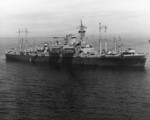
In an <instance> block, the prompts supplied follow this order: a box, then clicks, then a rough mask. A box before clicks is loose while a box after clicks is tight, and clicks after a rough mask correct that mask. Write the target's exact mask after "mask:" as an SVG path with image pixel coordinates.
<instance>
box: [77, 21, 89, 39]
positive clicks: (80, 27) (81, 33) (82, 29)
mask: <svg viewBox="0 0 150 120" xmlns="http://www.w3.org/2000/svg"><path fill="white" fill-rule="evenodd" d="M80 22H81V25H80V26H79V31H78V33H79V34H80V41H81V42H83V40H84V38H85V32H86V31H85V29H86V28H87V27H86V26H84V25H83V24H82V20H81V21H80Z"/></svg>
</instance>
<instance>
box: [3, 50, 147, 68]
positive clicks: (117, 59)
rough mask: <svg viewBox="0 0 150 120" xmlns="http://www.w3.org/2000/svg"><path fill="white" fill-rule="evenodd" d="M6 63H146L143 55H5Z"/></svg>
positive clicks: (116, 64)
mask: <svg viewBox="0 0 150 120" xmlns="http://www.w3.org/2000/svg"><path fill="white" fill-rule="evenodd" d="M5 55H6V60H7V61H13V60H14V61H23V62H36V63H39V62H40V63H52V64H53V63H55V64H57V63H58V64H78V65H96V66H136V67H144V66H145V62H146V56H145V55H133V56H120V55H116V56H115V55H107V56H58V55H49V56H38V55H21V54H7V53H6V54H5Z"/></svg>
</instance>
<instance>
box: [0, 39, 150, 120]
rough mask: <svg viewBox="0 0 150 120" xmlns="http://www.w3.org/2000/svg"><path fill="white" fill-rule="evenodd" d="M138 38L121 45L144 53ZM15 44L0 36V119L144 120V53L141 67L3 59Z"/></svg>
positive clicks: (149, 110) (148, 101) (147, 100)
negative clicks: (89, 65) (34, 62)
mask: <svg viewBox="0 0 150 120" xmlns="http://www.w3.org/2000/svg"><path fill="white" fill-rule="evenodd" d="M37 39H38V40H40V39H43V38H37ZM45 40H48V38H45ZM141 41H142V40H141ZM141 41H138V40H137V41H136V40H133V41H131V43H128V44H125V45H126V46H129V47H133V48H135V49H136V50H137V51H138V52H145V53H149V54H150V43H148V42H147V40H145V39H144V38H143V41H142V42H141ZM17 44H18V40H15V39H13V38H1V39H0V120H150V56H149V55H148V56H147V57H148V59H147V62H146V65H145V69H134V68H97V67H83V66H53V65H49V64H32V63H23V62H7V61H6V60H5V55H4V52H5V51H6V50H7V49H8V48H12V47H15V46H17Z"/></svg>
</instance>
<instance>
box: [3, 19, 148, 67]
mask: <svg viewBox="0 0 150 120" xmlns="http://www.w3.org/2000/svg"><path fill="white" fill-rule="evenodd" d="M103 28H104V30H105V33H106V30H107V26H102V25H101V23H99V38H98V41H99V50H95V48H94V47H93V46H92V45H91V44H89V43H88V40H87V38H86V37H85V33H86V29H87V27H86V26H84V25H83V24H82V21H81V24H80V26H79V31H78V33H79V35H80V38H79V40H78V41H77V39H76V36H75V35H74V34H68V35H66V36H65V37H64V41H65V43H64V44H61V43H60V41H59V40H57V41H56V43H55V45H49V44H48V43H45V44H44V45H43V47H42V48H40V49H39V48H33V49H32V50H28V49H22V46H23V45H22V43H21V45H20V49H19V50H18V49H15V48H13V49H10V50H8V51H6V52H5V56H6V60H7V61H24V62H32V63H51V64H69V65H71V64H73V65H95V66H101V67H102V66H131V67H144V66H145V63H146V59H147V58H146V54H144V53H137V52H136V51H135V50H134V49H132V48H128V49H122V48H120V47H118V46H117V41H116V40H114V41H115V45H114V46H115V47H114V50H112V51H110V50H109V51H108V48H107V39H104V40H103V39H102V37H101V31H102V29H103ZM25 32H26V34H27V33H28V32H27V30H26V31H25ZM19 34H20V31H19ZM22 41H23V39H22ZM103 47H104V49H103Z"/></svg>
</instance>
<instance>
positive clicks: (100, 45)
mask: <svg viewBox="0 0 150 120" xmlns="http://www.w3.org/2000/svg"><path fill="white" fill-rule="evenodd" d="M101 29H102V28H101V23H99V53H100V54H102V41H101Z"/></svg>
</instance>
